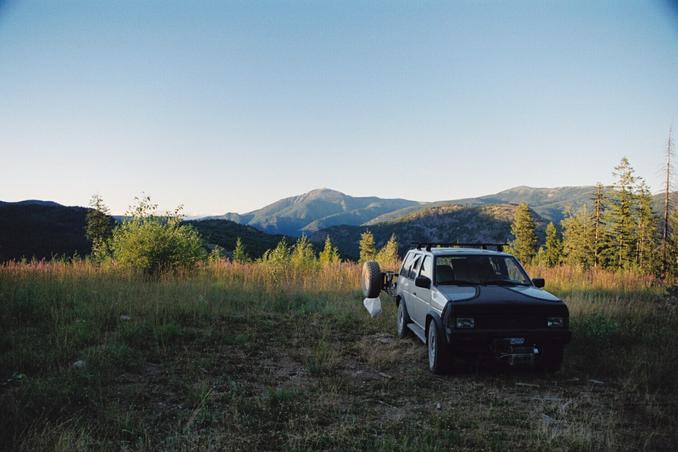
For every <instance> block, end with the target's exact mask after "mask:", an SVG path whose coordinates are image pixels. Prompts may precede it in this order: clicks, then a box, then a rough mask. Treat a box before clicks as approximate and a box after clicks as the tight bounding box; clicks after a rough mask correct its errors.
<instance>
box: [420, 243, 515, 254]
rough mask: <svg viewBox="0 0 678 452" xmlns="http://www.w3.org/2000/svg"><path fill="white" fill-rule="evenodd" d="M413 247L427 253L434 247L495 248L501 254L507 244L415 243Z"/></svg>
mask: <svg viewBox="0 0 678 452" xmlns="http://www.w3.org/2000/svg"><path fill="white" fill-rule="evenodd" d="M413 245H416V247H417V249H418V250H420V249H422V248H425V249H426V251H431V248H434V247H445V248H480V249H482V250H486V249H488V247H492V248H495V249H496V250H497V251H499V252H500V253H501V252H503V251H504V247H505V246H506V245H507V244H506V243H458V242H415V243H413Z"/></svg>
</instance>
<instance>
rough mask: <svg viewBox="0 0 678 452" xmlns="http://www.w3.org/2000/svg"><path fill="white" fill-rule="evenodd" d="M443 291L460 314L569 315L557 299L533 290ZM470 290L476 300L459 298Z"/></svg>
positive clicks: (449, 287) (516, 288)
mask: <svg viewBox="0 0 678 452" xmlns="http://www.w3.org/2000/svg"><path fill="white" fill-rule="evenodd" d="M438 289H439V290H440V289H441V288H440V287H439V288H438ZM443 289H445V291H444V292H443V291H441V293H443V294H444V295H445V296H446V297H447V296H448V294H449V295H453V296H454V297H448V300H453V301H454V302H453V304H452V306H451V308H452V310H453V311H454V312H455V313H457V314H466V313H467V314H488V315H564V316H567V315H568V314H567V311H568V310H567V306H566V305H565V303H563V302H562V301H561V300H560V299H559V298H558V297H556V296H555V295H552V294H550V293H548V292H546V291H545V290H541V289H537V288H536V287H532V286H529V287H528V286H509V287H507V286H492V285H490V286H482V285H481V286H476V287H459V286H448V287H443ZM461 289H464V291H463V292H461ZM468 289H472V290H473V291H474V292H475V296H473V297H468V298H464V299H461V298H460V297H459V295H458V294H460V293H464V294H466V293H468Z"/></svg>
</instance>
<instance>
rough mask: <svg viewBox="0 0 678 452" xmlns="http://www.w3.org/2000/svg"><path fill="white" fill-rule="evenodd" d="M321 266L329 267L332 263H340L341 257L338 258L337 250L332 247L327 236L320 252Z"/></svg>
mask: <svg viewBox="0 0 678 452" xmlns="http://www.w3.org/2000/svg"><path fill="white" fill-rule="evenodd" d="M319 260H320V264H321V265H330V264H334V263H338V262H341V257H340V256H339V250H338V249H337V247H335V246H334V245H332V240H331V239H330V236H329V234H328V235H327V237H325V246H324V247H323V250H322V251H321V252H320V256H319Z"/></svg>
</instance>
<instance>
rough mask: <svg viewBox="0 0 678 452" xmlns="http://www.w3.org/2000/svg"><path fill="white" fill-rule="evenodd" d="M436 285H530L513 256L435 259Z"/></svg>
mask: <svg viewBox="0 0 678 452" xmlns="http://www.w3.org/2000/svg"><path fill="white" fill-rule="evenodd" d="M435 283H436V285H453V284H497V285H503V284H506V285H523V286H529V285H531V284H532V283H531V281H530V279H529V278H528V276H527V274H526V273H525V271H523V269H522V268H521V267H520V265H518V261H516V260H515V258H513V257H512V256H483V255H469V256H437V257H436V265H435Z"/></svg>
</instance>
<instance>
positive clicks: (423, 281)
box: [414, 276, 431, 289]
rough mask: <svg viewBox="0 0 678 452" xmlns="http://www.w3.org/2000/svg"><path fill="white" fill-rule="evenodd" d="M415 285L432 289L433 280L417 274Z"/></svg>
mask: <svg viewBox="0 0 678 452" xmlns="http://www.w3.org/2000/svg"><path fill="white" fill-rule="evenodd" d="M414 285H415V286H417V287H423V288H424V289H430V288H431V280H430V279H428V278H427V277H426V276H417V279H415V280H414Z"/></svg>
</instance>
